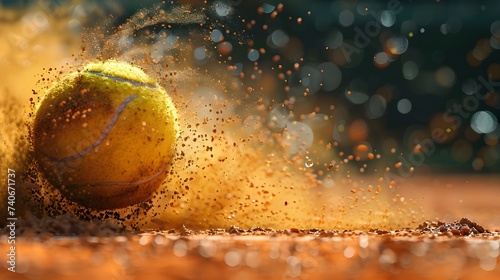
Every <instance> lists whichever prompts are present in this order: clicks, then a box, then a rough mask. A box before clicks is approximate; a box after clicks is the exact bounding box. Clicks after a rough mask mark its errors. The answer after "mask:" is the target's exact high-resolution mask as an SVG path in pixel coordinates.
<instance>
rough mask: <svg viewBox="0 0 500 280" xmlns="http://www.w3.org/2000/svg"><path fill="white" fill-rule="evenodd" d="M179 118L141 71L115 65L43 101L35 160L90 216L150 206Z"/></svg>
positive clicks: (93, 69)
mask: <svg viewBox="0 0 500 280" xmlns="http://www.w3.org/2000/svg"><path fill="white" fill-rule="evenodd" d="M177 118H178V116H177V111H176V109H175V106H174V104H173V103H172V101H171V99H170V97H169V96H168V95H167V93H166V92H165V90H164V89H163V88H162V87H161V86H160V85H158V83H157V82H156V81H155V80H154V79H152V78H151V77H149V76H148V75H147V74H145V73H144V72H143V71H142V70H141V69H139V68H137V67H135V66H132V65H130V64H128V63H124V62H118V61H114V60H110V61H106V62H97V63H90V64H88V65H86V66H85V67H84V68H83V70H82V71H78V72H75V73H72V74H69V75H68V76H66V77H64V78H63V79H62V80H61V81H59V82H58V83H57V84H56V85H54V86H53V87H51V88H50V89H49V90H48V92H47V93H46V94H45V96H44V97H43V99H42V100H41V102H40V104H39V106H38V108H37V111H36V116H35V120H34V124H33V144H34V154H35V159H36V161H37V162H38V164H39V166H40V169H41V171H42V172H43V173H44V175H45V177H46V178H47V180H48V181H49V182H50V183H51V184H52V185H53V186H54V187H56V188H57V189H59V191H60V192H61V193H62V194H63V195H64V196H66V197H67V198H68V199H70V200H72V201H75V202H77V203H79V204H81V205H84V206H87V207H91V208H95V209H115V208H122V207H126V206H129V205H132V204H135V203H138V202H142V201H145V200H147V199H148V198H150V197H151V196H152V194H153V193H154V191H155V190H156V189H157V188H158V186H159V185H160V184H161V182H162V181H163V179H164V178H165V176H166V174H167V172H168V169H169V166H170V162H171V160H172V157H173V155H174V152H175V142H176V138H177V134H178V120H177Z"/></svg>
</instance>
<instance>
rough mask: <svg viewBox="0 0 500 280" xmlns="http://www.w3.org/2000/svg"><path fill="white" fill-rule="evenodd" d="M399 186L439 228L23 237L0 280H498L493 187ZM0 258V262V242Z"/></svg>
mask: <svg viewBox="0 0 500 280" xmlns="http://www.w3.org/2000/svg"><path fill="white" fill-rule="evenodd" d="M407 185H408V186H407V187H404V188H402V191H401V192H402V193H403V194H404V193H406V195H408V196H413V197H414V198H415V199H416V200H418V198H419V197H421V198H422V199H421V201H420V202H421V204H422V206H423V207H424V208H426V209H429V210H430V212H432V213H433V215H435V217H436V218H438V219H439V220H441V221H444V222H447V223H438V222H433V223H427V224H423V225H421V226H420V227H418V228H415V229H400V230H395V231H383V230H372V231H367V232H363V231H356V230H352V231H325V230H321V229H312V230H311V229H310V230H300V229H298V228H300V226H298V227H297V229H289V230H284V231H275V230H269V229H260V228H253V229H251V230H243V229H239V228H234V227H233V228H230V229H226V230H209V231H199V232H194V231H190V230H188V229H186V230H184V231H165V232H142V233H134V234H129V233H119V230H117V229H116V228H110V229H109V228H108V232H106V231H103V228H106V227H103V228H98V229H95V230H97V231H99V232H100V233H101V234H97V235H98V236H88V235H87V236H77V237H58V236H52V235H50V234H43V235H32V236H25V237H17V240H16V256H17V259H16V261H17V263H16V271H17V273H15V274H14V273H11V272H9V271H8V270H6V269H7V267H8V263H6V262H5V261H3V267H4V269H1V270H0V279H292V278H297V279H353V278H359V279H405V280H410V279H500V262H499V257H498V256H499V254H500V248H499V247H500V233H499V232H498V230H500V218H499V216H500V215H498V213H500V202H499V200H498V198H499V197H500V179H499V178H498V177H477V176H476V177H471V178H465V177H456V176H451V177H446V176H440V177H426V178H425V179H422V178H414V179H413V180H411V182H408V183H407ZM461 217H468V218H469V219H470V220H467V219H462V220H461V219H460V218H461ZM62 219H67V220H65V222H63V223H65V224H66V225H69V227H67V228H70V227H76V226H79V224H78V222H75V221H72V220H71V218H70V217H64V218H62ZM429 219H433V217H430V218H429ZM454 220H457V222H456V223H453V221H454ZM72 223H74V224H72ZM56 224H57V223H56ZM52 226H54V225H52ZM89 233H92V232H91V231H89ZM102 235H107V236H102ZM99 236H101V237H99ZM0 252H2V255H3V256H4V257H3V259H4V260H5V258H6V257H5V256H6V255H5V254H7V253H8V252H9V245H8V244H7V239H6V236H3V237H2V242H1V245H0Z"/></svg>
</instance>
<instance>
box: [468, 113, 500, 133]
mask: <svg viewBox="0 0 500 280" xmlns="http://www.w3.org/2000/svg"><path fill="white" fill-rule="evenodd" d="M470 126H471V128H472V129H473V130H474V131H475V132H477V133H480V134H486V133H490V132H493V131H495V129H496V128H497V126H498V120H497V118H496V117H495V115H493V114H492V113H491V112H489V111H479V112H476V113H474V115H472V118H471V120H470Z"/></svg>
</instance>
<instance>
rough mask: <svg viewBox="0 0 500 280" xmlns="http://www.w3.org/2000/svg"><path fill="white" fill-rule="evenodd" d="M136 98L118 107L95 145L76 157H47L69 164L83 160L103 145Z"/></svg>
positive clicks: (128, 99) (134, 96) (125, 101)
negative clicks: (76, 160) (120, 117)
mask: <svg viewBox="0 0 500 280" xmlns="http://www.w3.org/2000/svg"><path fill="white" fill-rule="evenodd" d="M136 98H137V94H132V95H130V96H128V97H127V98H125V99H124V100H123V101H122V103H120V105H119V106H118V108H117V109H116V111H115V113H114V114H113V117H111V119H110V120H109V122H108V124H107V125H106V128H105V129H104V131H103V132H102V133H101V135H99V138H97V139H96V140H95V141H94V143H92V144H90V145H89V146H87V147H86V148H85V149H83V150H82V151H80V152H78V153H77V154H75V155H72V156H68V157H64V158H56V157H51V156H49V155H47V157H48V158H49V159H50V160H52V161H56V162H68V161H72V160H75V159H79V158H82V157H84V156H86V155H87V154H88V153H90V151H92V150H93V149H94V148H96V147H97V146H99V145H101V143H102V142H103V141H104V139H106V137H108V135H109V133H110V132H111V130H112V129H113V127H114V126H115V124H116V122H117V121H118V117H119V116H120V114H121V113H122V112H123V110H125V108H126V107H127V105H128V104H129V103H130V102H131V101H132V100H134V99H136Z"/></svg>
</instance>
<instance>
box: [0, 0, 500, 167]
mask: <svg viewBox="0 0 500 280" xmlns="http://www.w3.org/2000/svg"><path fill="white" fill-rule="evenodd" d="M205 2H207V3H205ZM155 5H160V6H161V7H162V8H163V9H165V10H168V9H170V8H172V7H174V6H178V5H191V6H192V7H193V9H194V10H196V11H200V12H203V13H204V14H206V15H207V21H206V22H205V23H204V26H203V27H201V28H200V24H199V23H197V22H191V23H189V22H183V23H178V24H176V23H171V25H172V26H170V27H169V28H168V29H169V32H174V33H175V34H176V35H177V36H185V37H187V36H189V33H186V30H192V29H203V28H206V31H207V32H206V36H205V37H206V38H205V42H200V43H199V44H200V48H197V47H196V46H194V47H193V51H192V59H193V60H194V62H195V63H196V65H197V67H199V68H200V69H202V70H203V69H205V68H209V67H210V63H213V60H208V59H207V58H208V57H209V55H210V54H213V53H214V54H215V57H216V60H218V61H219V62H221V63H224V64H226V65H227V66H228V69H229V71H231V73H232V74H233V75H234V76H235V77H237V78H239V79H242V80H243V81H244V82H245V83H246V84H248V85H249V86H251V87H253V88H254V89H255V90H256V91H257V93H258V94H259V96H261V98H260V99H259V102H261V103H262V104H264V105H266V108H268V110H264V113H263V114H262V115H259V114H253V115H251V116H248V117H249V118H250V119H248V118H247V119H246V121H247V122H251V121H253V120H257V121H259V122H262V123H264V124H266V125H268V126H269V127H270V128H271V130H273V131H275V132H283V131H284V129H285V128H287V129H288V131H291V130H293V129H294V127H293V126H298V127H299V128H300V129H299V128H297V129H296V130H297V131H300V132H299V134H301V135H299V139H300V140H301V141H302V142H304V143H306V144H305V145H306V146H307V147H306V148H308V147H309V146H312V145H314V144H316V143H319V144H325V145H326V144H327V143H331V144H332V145H334V146H335V149H332V150H330V151H329V152H330V153H335V154H337V153H340V154H342V153H344V154H353V155H354V156H355V157H358V159H359V160H358V161H357V162H355V163H354V164H357V165H359V166H363V164H364V162H365V160H368V159H369V156H368V154H369V153H368V152H373V153H375V154H382V155H383V156H382V158H383V160H384V164H391V165H392V164H394V163H397V162H400V163H401V164H402V165H403V166H404V167H406V168H407V170H409V169H410V167H415V168H416V169H418V170H423V171H432V172H483V173H498V172H499V171H500V145H499V138H500V126H499V124H498V122H499V119H500V95H499V92H500V52H499V49H500V18H499V17H498V13H499V11H500V2H498V1H453V2H446V1H439V0H438V1H408V0H400V1H397V0H389V1H319V0H316V1H311V0H307V1H306V0H294V1H292V0H282V1H273V0H269V1H242V0H217V1H196V0H190V1H189V0H183V1H172V2H170V1H167V2H166V3H165V2H159V1H142V2H140V3H139V2H137V1H71V0H40V1H5V0H1V1H0V31H1V32H2V34H3V35H2V38H1V39H0V68H1V70H0V74H1V75H2V81H1V82H0V83H1V84H0V85H1V87H2V88H1V92H2V94H1V95H3V96H2V98H0V100H2V99H5V96H8V98H13V99H18V100H19V101H20V102H21V103H23V104H24V103H28V102H29V101H28V99H29V98H30V94H31V90H30V89H27V85H29V87H32V86H31V85H33V84H34V83H35V82H36V81H37V80H39V79H40V76H37V75H38V74H37V73H39V72H40V68H39V67H32V65H37V66H38V65H42V66H43V65H47V66H46V67H50V66H53V65H64V64H65V63H68V62H70V63H71V61H74V56H75V55H77V54H78V52H79V51H80V48H81V42H82V37H81V36H82V34H83V33H85V30H91V29H92V28H97V27H99V26H103V28H104V29H106V28H108V29H109V30H110V31H112V30H113V29H112V27H110V26H115V27H116V26H119V25H120V24H123V23H126V22H127V20H128V19H130V18H131V17H133V16H134V15H135V14H136V13H137V11H139V10H141V9H143V8H150V7H153V6H155ZM110 21H111V24H110V23H109V22H110ZM156 32H157V33H161V31H158V30H157V31H156ZM129 39H130V40H129V41H126V42H122V43H123V44H127V42H128V43H129V44H133V41H134V40H137V39H134V38H132V37H131V38H129ZM154 43H161V44H163V46H166V44H168V43H169V42H168V40H167V41H158V40H157V41H155V42H154ZM170 43H172V42H170ZM194 44H197V42H196V41H194ZM157 45H158V44H157ZM207 45H209V46H211V48H209V47H207ZM169 52H170V49H169V48H168V47H164V48H163V49H161V51H158V52H154V53H153V54H154V55H157V56H160V57H161V56H163V55H168V54H169ZM13 77H17V78H19V77H25V78H22V80H24V81H26V83H22V84H15V85H14V84H9V80H10V79H11V78H13ZM29 87H28V88H29ZM19 92H23V93H25V94H21V95H20V94H18V93H19ZM241 110H244V109H241ZM240 112H243V111H240ZM242 114H245V113H242ZM292 124H293V125H292ZM304 131H305V132H304ZM289 152H290V153H291V154H293V153H296V152H297V151H295V150H294V149H293V148H292V149H291V150H290V151H289ZM320 153H321V152H318V154H320ZM310 157H311V158H313V160H314V157H315V155H313V154H312V155H310ZM316 157H320V155H316ZM306 164H307V162H306ZM404 173H405V172H403V173H401V172H400V173H399V175H402V176H404V175H403V174H404Z"/></svg>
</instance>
